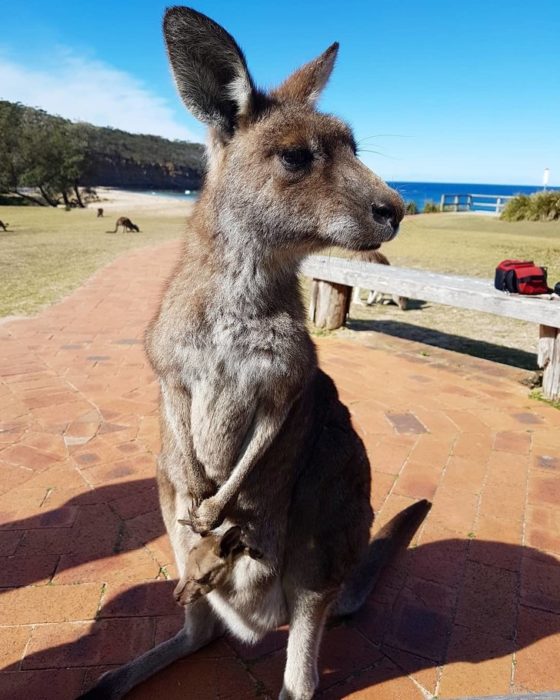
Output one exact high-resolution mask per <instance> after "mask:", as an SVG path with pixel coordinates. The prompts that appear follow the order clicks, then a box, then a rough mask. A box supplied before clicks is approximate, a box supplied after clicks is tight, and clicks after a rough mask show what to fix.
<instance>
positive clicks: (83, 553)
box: [0, 478, 167, 594]
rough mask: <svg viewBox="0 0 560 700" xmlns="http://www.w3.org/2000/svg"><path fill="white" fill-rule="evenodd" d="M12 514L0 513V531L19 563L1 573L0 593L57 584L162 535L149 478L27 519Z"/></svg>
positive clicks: (97, 490) (100, 489)
mask: <svg viewBox="0 0 560 700" xmlns="http://www.w3.org/2000/svg"><path fill="white" fill-rule="evenodd" d="M47 503H48V500H47ZM10 516H11V514H10V513H9V512H2V513H0V533H9V534H6V535H5V536H6V537H7V538H10V539H11V540H13V542H14V548H13V550H12V551H11V552H9V554H11V555H13V556H14V559H15V560H17V561H18V562H20V565H19V566H13V567H10V566H5V567H3V570H2V571H0V594H1V593H2V588H13V587H20V586H28V585H30V584H33V583H36V582H39V581H45V580H47V581H48V580H49V579H50V578H51V577H53V576H54V577H55V582H56V576H58V575H60V574H61V573H62V572H64V571H66V570H68V569H71V568H74V567H76V566H79V565H82V564H86V563H88V562H93V561H95V560H98V559H104V558H107V557H111V556H112V555H114V554H116V553H118V552H124V551H132V550H134V549H138V548H140V547H142V546H143V545H145V544H146V543H148V542H150V541H152V540H154V539H156V538H157V537H160V536H161V535H163V534H164V533H165V527H164V525H163V520H162V519H161V515H160V511H159V503H158V496H157V489H156V482H155V479H153V478H150V479H136V480H133V481H125V482H121V483H115V484H110V485H107V486H98V487H97V488H95V489H93V490H91V491H86V492H84V493H81V494H79V495H78V496H75V497H74V498H71V499H69V500H68V501H66V502H65V503H64V504H63V505H61V506H59V507H57V508H52V509H50V510H49V509H47V508H45V510H44V512H43V513H41V514H37V515H33V516H30V517H28V518H22V519H19V520H11V519H10ZM22 561H24V562H25V565H24V566H23V565H21V562H22ZM14 563H15V561H14ZM166 563H167V562H166Z"/></svg>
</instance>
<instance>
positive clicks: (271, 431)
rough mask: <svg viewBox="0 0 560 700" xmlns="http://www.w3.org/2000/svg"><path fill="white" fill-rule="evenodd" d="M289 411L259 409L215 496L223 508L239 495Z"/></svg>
mask: <svg viewBox="0 0 560 700" xmlns="http://www.w3.org/2000/svg"><path fill="white" fill-rule="evenodd" d="M287 413H288V410H284V411H282V412H281V413H279V414H277V415H275V416H271V415H270V414H264V413H262V412H260V411H257V413H256V415H255V417H254V418H253V422H252V423H251V427H250V428H249V431H248V433H247V435H246V437H245V440H244V441H243V445H242V447H241V452H240V454H239V457H238V459H237V462H236V464H235V466H234V468H233V470H232V472H231V474H230V475H229V477H228V478H227V480H226V481H225V482H224V483H223V484H222V485H221V486H220V488H219V489H218V491H217V492H216V495H215V496H214V500H215V501H216V502H217V503H219V505H220V507H221V509H223V508H225V507H226V506H227V504H228V503H230V502H231V501H232V500H233V499H234V498H235V497H236V496H237V494H238V493H239V491H240V490H241V488H242V486H243V483H244V482H245V480H246V479H247V477H248V476H249V474H250V473H251V470H252V469H253V467H254V466H255V464H256V463H257V462H258V460H259V459H260V457H262V455H263V454H264V453H265V452H266V450H267V449H268V447H269V446H270V444H271V443H272V441H273V440H274V438H275V437H276V435H277V434H278V431H279V430H280V428H281V427H282V424H283V423H284V420H285V419H286V415H287Z"/></svg>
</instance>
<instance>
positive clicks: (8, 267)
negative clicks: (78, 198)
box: [0, 207, 185, 317]
mask: <svg viewBox="0 0 560 700" xmlns="http://www.w3.org/2000/svg"><path fill="white" fill-rule="evenodd" d="M116 218H117V217H116V216H115V215H113V214H112V213H106V216H105V217H104V218H102V219H101V218H100V219H98V218H96V210H95V208H90V209H85V210H82V209H80V210H76V209H73V210H72V211H68V212H67V211H65V210H64V209H62V208H61V209H52V208H48V209H47V208H42V207H0V219H2V220H3V221H9V222H10V226H9V229H10V230H9V231H8V232H7V233H4V232H3V231H0V280H1V284H0V317H1V316H8V315H21V314H32V313H35V312H36V311H37V310H38V309H39V308H40V307H41V306H44V305H46V304H50V303H52V302H54V301H57V300H58V299H60V298H62V297H63V296H65V295H66V294H68V293H69V292H71V291H72V290H73V289H75V288H76V287H78V286H79V285H80V284H81V283H82V282H83V281H84V280H85V279H87V278H88V277H89V276H90V275H92V274H93V273H94V272H95V271H96V270H98V269H99V268H100V267H102V266H103V265H106V264H107V263H108V262H110V261H111V260H113V259H114V258H115V257H116V256H117V255H120V254H121V253H123V252H125V251H127V250H129V249H130V248H138V247H141V246H150V245H155V244H157V243H161V242H163V241H165V240H169V239H174V238H180V237H181V236H182V234H183V231H184V230H185V215H184V214H180V213H176V214H174V215H173V216H165V217H162V216H161V213H160V212H158V213H157V215H152V214H151V213H150V212H145V213H142V215H139V216H138V217H136V216H134V215H133V216H132V219H133V221H136V220H138V223H139V224H140V228H141V233H120V232H119V233H118V234H114V235H111V234H108V233H106V231H108V230H111V229H113V228H114V227H115V220H116Z"/></svg>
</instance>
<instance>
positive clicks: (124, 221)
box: [107, 216, 140, 233]
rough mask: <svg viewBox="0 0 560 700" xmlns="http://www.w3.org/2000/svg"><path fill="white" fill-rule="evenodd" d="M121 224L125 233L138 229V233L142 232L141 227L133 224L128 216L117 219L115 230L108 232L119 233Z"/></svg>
mask: <svg viewBox="0 0 560 700" xmlns="http://www.w3.org/2000/svg"><path fill="white" fill-rule="evenodd" d="M119 226H122V230H123V233H124V232H125V231H129V232H132V231H136V233H140V229H139V228H138V226H136V224H133V223H132V221H131V220H130V219H129V218H128V217H126V216H121V217H120V218H118V219H117V223H116V224H115V230H114V231H107V233H117V231H118V229H119Z"/></svg>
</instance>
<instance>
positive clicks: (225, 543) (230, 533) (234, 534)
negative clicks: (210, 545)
mask: <svg viewBox="0 0 560 700" xmlns="http://www.w3.org/2000/svg"><path fill="white" fill-rule="evenodd" d="M240 543H241V528H240V527H239V525H233V526H232V527H230V529H229V530H227V531H226V532H224V534H223V536H222V539H221V540H220V557H222V559H225V558H226V557H228V556H229V555H230V554H231V553H232V552H233V550H234V549H237V547H239V545H240Z"/></svg>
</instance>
